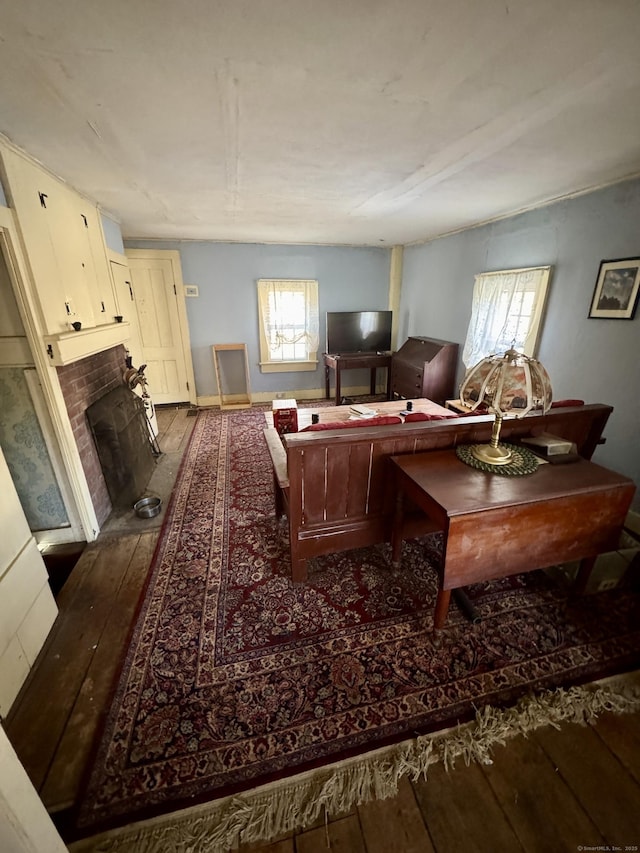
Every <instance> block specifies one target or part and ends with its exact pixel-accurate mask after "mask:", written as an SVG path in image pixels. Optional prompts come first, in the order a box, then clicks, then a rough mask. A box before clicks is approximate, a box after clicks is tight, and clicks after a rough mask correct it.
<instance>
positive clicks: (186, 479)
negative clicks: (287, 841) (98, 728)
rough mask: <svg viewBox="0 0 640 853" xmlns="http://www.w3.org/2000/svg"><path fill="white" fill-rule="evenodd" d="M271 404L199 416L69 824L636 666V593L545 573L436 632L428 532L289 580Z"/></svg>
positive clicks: (117, 820) (100, 820)
mask: <svg viewBox="0 0 640 853" xmlns="http://www.w3.org/2000/svg"><path fill="white" fill-rule="evenodd" d="M263 427H264V418H263V413H262V411H257V410H251V411H241V412H233V413H219V412H217V411H216V412H213V411H211V412H209V411H205V412H201V413H200V414H199V415H198V418H197V420H196V423H195V425H194V430H193V435H192V438H191V442H190V445H189V447H188V449H187V451H186V453H185V457H184V460H183V464H182V468H181V471H180V473H179V475H178V478H177V481H176V485H175V490H174V494H173V497H172V501H171V505H170V507H169V509H168V512H167V517H166V519H165V523H164V526H163V529H162V532H161V535H160V541H159V544H158V548H157V551H156V554H155V557H154V560H153V564H152V566H151V568H150V571H149V578H148V585H147V588H146V592H145V595H144V600H143V601H142V604H141V608H140V611H139V615H138V617H137V621H136V624H135V627H134V630H133V633H132V637H131V642H130V645H129V648H128V653H127V656H126V659H125V660H124V661H123V665H122V671H121V675H120V678H119V681H118V684H117V687H116V689H115V692H114V697H113V702H112V706H111V710H110V713H109V715H108V719H107V720H106V724H105V727H104V731H103V734H102V738H101V741H100V744H99V746H98V749H97V751H96V754H95V756H94V759H93V764H92V767H91V773H90V776H89V778H88V782H87V786H86V791H85V794H84V799H83V802H82V803H81V807H80V809H79V813H78V816H77V825H76V831H77V835H76V837H78V836H83V835H84V836H86V835H90V834H92V833H94V832H96V831H98V830H100V829H103V828H107V827H113V826H118V825H122V824H125V823H129V822H131V821H134V820H138V819H141V818H144V817H147V816H151V815H155V814H158V813H163V812H171V811H172V810H175V809H179V808H183V807H185V806H187V805H193V804H195V803H202V802H207V801H212V800H215V799H217V798H220V797H223V796H227V795H229V794H234V793H236V792H240V791H244V790H246V789H248V788H252V787H255V786H257V785H261V784H263V783H266V782H269V781H270V780H274V779H278V778H281V777H284V776H288V775H291V774H296V773H299V772H301V771H303V770H309V769H312V768H318V767H322V766H323V765H326V764H328V763H330V762H333V761H336V760H337V759H341V758H344V757H347V756H353V755H357V754H360V753H365V752H367V751H369V750H372V749H375V748H377V747H380V746H383V745H386V744H391V743H396V742H398V741H401V740H406V739H410V738H412V737H414V736H416V735H418V734H420V733H425V732H430V731H436V730H439V729H442V728H444V727H448V726H451V725H454V724H455V723H456V722H462V721H466V720H469V719H470V718H472V717H473V715H474V714H475V712H476V710H477V709H479V708H483V707H484V706H487V705H493V706H505V705H508V704H510V703H513V702H515V701H516V700H517V699H518V698H519V697H522V696H523V695H525V694H531V693H535V692H536V691H540V690H543V689H545V688H553V687H558V686H563V687H566V686H569V685H572V684H577V683H581V682H586V681H589V680H591V679H594V678H598V677H602V676H604V675H610V674H613V673H616V672H622V671H625V670H627V669H631V668H634V667H636V666H638V664H639V663H640V601H639V597H638V595H637V594H636V593H634V592H632V591H631V590H630V589H628V588H622V589H617V590H613V591H610V592H605V593H599V594H597V595H591V596H585V597H583V598H582V599H579V600H571V599H570V598H569V597H568V595H567V591H566V590H565V589H564V588H562V587H560V586H559V585H557V584H555V583H554V582H553V581H551V580H550V579H549V578H548V577H547V576H546V575H545V574H544V573H542V572H533V573H530V574H528V575H523V576H516V577H513V578H508V579H504V580H500V581H497V582H491V583H483V584H479V585H476V586H473V587H470V588H469V590H468V593H469V597H470V598H471V600H472V602H473V605H474V606H475V608H476V610H477V612H478V613H479V615H480V616H481V619H482V621H481V622H480V623H479V624H476V625H472V624H470V622H469V621H467V620H466V619H465V617H464V616H463V615H462V614H461V613H460V612H459V611H458V610H457V609H456V608H455V607H452V608H451V611H450V613H449V617H448V622H447V625H446V628H445V629H444V631H443V632H442V642H441V644H440V645H439V646H438V647H436V646H435V645H434V643H433V640H432V634H431V628H432V617H433V610H434V603H435V596H436V589H437V575H436V570H435V568H434V567H435V566H436V565H437V562H438V558H439V554H440V548H441V540H440V537H439V535H434V536H431V537H430V538H427V539H424V540H421V541H414V542H411V543H406V544H405V546H404V551H403V564H402V568H401V569H400V570H398V571H393V570H392V569H391V567H390V563H389V547H388V546H387V545H380V546H378V547H374V548H368V549H363V550H359V551H351V552H346V553H342V554H336V555H334V556H330V557H324V558H320V559H317V560H316V561H314V562H312V564H311V569H310V574H309V581H308V583H306V584H304V585H297V586H293V585H292V584H291V582H290V580H289V578H290V566H289V559H288V548H287V539H286V537H287V530H286V524H285V523H284V522H279V523H278V522H277V521H276V519H275V517H274V502H273V492H272V471H271V465H270V460H269V456H268V453H267V450H266V446H265V444H264V439H263V435H262V429H263Z"/></svg>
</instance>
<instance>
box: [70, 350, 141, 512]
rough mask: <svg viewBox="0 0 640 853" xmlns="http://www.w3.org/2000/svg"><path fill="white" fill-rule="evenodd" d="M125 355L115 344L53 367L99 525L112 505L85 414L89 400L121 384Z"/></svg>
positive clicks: (102, 395)
mask: <svg viewBox="0 0 640 853" xmlns="http://www.w3.org/2000/svg"><path fill="white" fill-rule="evenodd" d="M125 356H126V350H125V348H124V346H122V345H118V346H115V347H112V348H111V349H108V350H104V351H103V352H100V353H96V355H91V356H88V357H87V358H83V359H80V360H79V361H75V362H73V363H72V364H67V365H65V366H64V367H58V368H57V371H58V379H59V381H60V387H61V388H62V393H63V395H64V400H65V404H66V407H67V412H68V414H69V420H70V421H71V428H72V430H73V435H74V437H75V440H76V444H77V446H78V451H79V453H80V459H81V461H82V467H83V468H84V473H85V476H86V478H87V483H88V485H89V492H90V494H91V500H92V501H93V506H94V509H95V513H96V517H97V519H98V523H99V524H100V525H102V524H103V523H104V521H105V520H106V519H107V517H108V515H109V513H110V512H111V509H112V504H111V499H110V497H109V492H108V490H107V485H106V483H105V479H104V476H103V474H102V467H101V465H100V459H99V457H98V451H97V449H96V445H95V442H94V440H93V436H92V434H91V429H90V427H89V424H88V422H87V418H86V414H85V413H86V410H87V408H88V407H89V406H90V405H91V404H92V403H95V402H96V401H97V400H99V399H100V398H101V397H104V396H105V395H106V394H108V393H109V392H110V391H113V390H114V389H115V388H118V387H120V386H122V382H123V380H122V375H123V373H124V371H125V368H126V364H125Z"/></svg>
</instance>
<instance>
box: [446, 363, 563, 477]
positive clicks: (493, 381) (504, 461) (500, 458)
mask: <svg viewBox="0 0 640 853" xmlns="http://www.w3.org/2000/svg"><path fill="white" fill-rule="evenodd" d="M460 400H461V401H462V402H463V403H464V404H465V405H467V406H469V407H470V408H471V409H472V410H476V409H478V408H479V407H480V406H481V405H482V406H486V407H487V408H488V410H489V411H490V412H493V413H494V414H495V422H494V425H493V433H492V435H491V443H490V444H488V445H485V444H476V445H474V446H473V447H472V448H471V452H472V456H473V458H474V459H476V460H478V461H480V462H482V463H483V464H485V465H489V466H505V465H510V464H511V463H512V461H513V458H514V457H513V453H512V451H511V450H510V449H509V447H508V446H505V445H500V444H499V437H500V428H501V426H502V419H503V417H505V416H506V415H511V416H513V415H515V416H516V417H519V418H522V417H524V416H525V415H526V414H527V412H530V411H532V409H541V410H542V411H543V412H546V411H547V410H548V409H549V407H550V406H551V400H552V393H551V381H550V379H549V374H548V373H547V371H546V370H545V369H544V367H543V366H542V365H541V364H540V362H539V361H537V359H535V358H529V356H526V355H523V353H520V352H517V350H514V349H510V350H508V351H507V352H506V353H505V354H504V355H501V356H498V355H490V356H487V357H486V358H483V359H482V360H481V361H479V362H478V364H476V365H475V366H474V367H472V368H471V369H470V370H468V371H467V374H466V376H465V378H464V380H463V382H462V385H461V386H460Z"/></svg>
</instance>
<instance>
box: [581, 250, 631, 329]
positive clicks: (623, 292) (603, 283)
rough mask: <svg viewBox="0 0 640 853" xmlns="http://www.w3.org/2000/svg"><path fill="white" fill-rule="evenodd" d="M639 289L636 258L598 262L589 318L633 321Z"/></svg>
mask: <svg viewBox="0 0 640 853" xmlns="http://www.w3.org/2000/svg"><path fill="white" fill-rule="evenodd" d="M639 289H640V258H621V259H620V260H617V261H602V262H601V263H600V270H599V271H598V278H597V281H596V287H595V290H594V291H593V299H592V300H591V310H590V311H589V317H596V318H597V317H600V318H603V319H609V320H633V315H634V314H635V310H636V305H637V304H638V291H639Z"/></svg>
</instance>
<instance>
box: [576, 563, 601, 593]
mask: <svg viewBox="0 0 640 853" xmlns="http://www.w3.org/2000/svg"><path fill="white" fill-rule="evenodd" d="M596 559H597V556H596V557H585V559H584V560H581V561H580V567H579V569H578V574H577V576H576V579H575V581H574V583H573V588H572V590H571V594H572V595H584V591H585V590H586V588H587V584H588V583H589V578H590V576H591V569H592V568H593V566H594V564H595V562H596Z"/></svg>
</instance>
